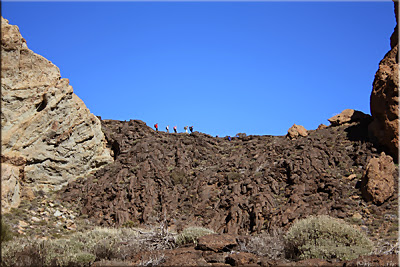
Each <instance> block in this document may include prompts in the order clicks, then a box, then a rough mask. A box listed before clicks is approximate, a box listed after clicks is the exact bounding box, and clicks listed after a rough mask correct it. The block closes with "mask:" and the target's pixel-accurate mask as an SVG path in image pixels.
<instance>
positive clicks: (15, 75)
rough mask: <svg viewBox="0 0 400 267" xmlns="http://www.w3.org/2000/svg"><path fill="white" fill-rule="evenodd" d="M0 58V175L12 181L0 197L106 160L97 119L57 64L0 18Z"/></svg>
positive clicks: (56, 183)
mask: <svg viewBox="0 0 400 267" xmlns="http://www.w3.org/2000/svg"><path fill="white" fill-rule="evenodd" d="M1 58H2V60H1V102H2V110H1V132H2V138H1V147H2V168H3V171H2V181H10V184H13V185H14V186H10V187H9V192H8V195H9V197H8V198H3V197H2V201H4V202H7V201H8V199H9V198H10V196H11V195H12V196H14V195H15V197H13V199H14V200H17V199H18V192H19V190H20V189H18V188H21V187H23V186H22V185H23V184H29V187H30V188H31V189H32V188H33V189H40V188H43V189H48V188H59V187H60V186H61V185H63V184H65V183H67V182H68V181H69V180H71V179H75V178H76V177H80V176H81V177H82V176H85V175H87V174H88V173H90V172H91V171H93V170H95V169H98V168H99V167H101V166H103V165H105V164H108V163H110V162H112V160H113V159H112V157H111V155H110V150H109V149H108V148H107V147H106V141H105V138H104V134H103V132H102V131H101V125H100V121H99V119H98V118H97V117H95V116H94V115H93V114H91V113H90V111H89V110H88V109H87V108H86V106H85V104H84V103H83V102H82V100H81V99H79V97H78V96H76V95H75V94H74V93H73V89H72V87H71V86H70V85H69V81H68V79H65V78H61V75H60V71H59V69H58V68H57V67H56V66H55V65H53V64H52V63H51V62H50V61H48V60H47V59H45V58H44V57H42V56H40V55H38V54H35V53H34V52H32V51H31V50H29V49H28V47H27V44H26V41H25V39H24V38H22V36H21V34H20V32H19V29H18V27H17V26H14V25H10V24H9V23H8V21H7V20H6V19H4V18H1ZM13 162H19V163H21V162H23V164H22V165H14V164H13ZM15 168H21V169H22V173H20V174H16V172H15V171H14V170H15ZM11 181H12V182H11ZM2 196H3V194H2ZM14 202H15V203H13V204H10V205H11V206H15V205H17V204H18V201H14ZM3 211H7V210H3Z"/></svg>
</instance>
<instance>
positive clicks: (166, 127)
mask: <svg viewBox="0 0 400 267" xmlns="http://www.w3.org/2000/svg"><path fill="white" fill-rule="evenodd" d="M165 129H167V133H169V125H167V127H165Z"/></svg>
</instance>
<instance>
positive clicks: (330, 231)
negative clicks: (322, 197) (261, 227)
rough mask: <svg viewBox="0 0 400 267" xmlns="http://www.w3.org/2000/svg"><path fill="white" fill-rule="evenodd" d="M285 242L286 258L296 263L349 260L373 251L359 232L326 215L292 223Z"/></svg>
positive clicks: (369, 242) (370, 243) (369, 243)
mask: <svg viewBox="0 0 400 267" xmlns="http://www.w3.org/2000/svg"><path fill="white" fill-rule="evenodd" d="M285 239H286V245H285V247H286V254H287V256H288V257H290V258H295V259H311V258H319V259H333V258H337V259H340V260H352V259H355V258H357V257H358V256H360V255H365V254H368V253H370V252H371V250H372V247H373V245H372V242H371V241H370V240H369V239H368V238H367V237H366V236H365V235H364V234H363V233H362V232H360V231H358V230H357V229H355V228H354V227H352V226H351V225H348V224H347V223H345V222H344V221H342V220H338V219H335V218H332V217H329V216H326V215H321V216H310V217H308V218H306V219H302V220H299V221H297V222H295V223H294V224H293V225H292V227H291V228H290V229H289V231H288V232H287V234H286V236H285Z"/></svg>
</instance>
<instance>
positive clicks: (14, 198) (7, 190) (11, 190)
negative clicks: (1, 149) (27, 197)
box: [1, 155, 26, 213]
mask: <svg viewBox="0 0 400 267" xmlns="http://www.w3.org/2000/svg"><path fill="white" fill-rule="evenodd" d="M25 164H26V160H25V159H24V158H23V157H19V156H13V157H6V156H4V155H2V156H1V212H2V213H7V212H9V211H10V209H11V208H17V207H18V206H19V204H20V202H21V190H22V189H21V187H22V186H21V184H22V182H23V181H22V180H23V178H24V167H25Z"/></svg>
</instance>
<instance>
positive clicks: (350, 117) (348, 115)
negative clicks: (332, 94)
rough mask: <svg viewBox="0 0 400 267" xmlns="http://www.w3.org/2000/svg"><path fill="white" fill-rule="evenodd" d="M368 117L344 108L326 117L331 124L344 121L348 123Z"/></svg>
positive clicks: (335, 124)
mask: <svg viewBox="0 0 400 267" xmlns="http://www.w3.org/2000/svg"><path fill="white" fill-rule="evenodd" d="M368 118H370V115H368V114H365V113H363V112H361V111H358V110H354V109H345V110H343V111H342V112H341V113H340V114H338V115H335V116H333V117H332V118H330V119H328V121H329V122H330V123H331V125H332V126H339V125H342V124H344V123H350V122H355V121H360V120H363V119H368Z"/></svg>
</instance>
